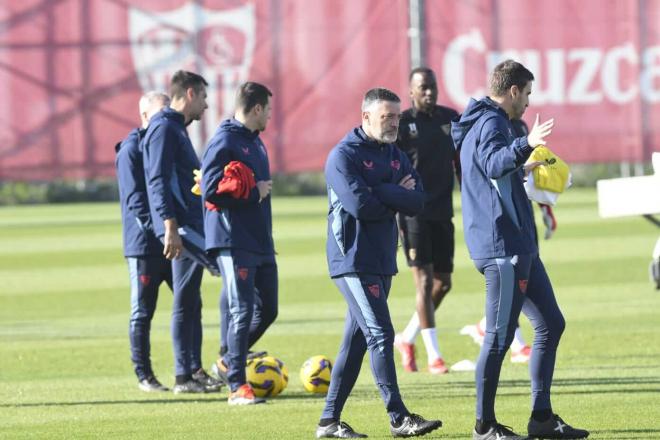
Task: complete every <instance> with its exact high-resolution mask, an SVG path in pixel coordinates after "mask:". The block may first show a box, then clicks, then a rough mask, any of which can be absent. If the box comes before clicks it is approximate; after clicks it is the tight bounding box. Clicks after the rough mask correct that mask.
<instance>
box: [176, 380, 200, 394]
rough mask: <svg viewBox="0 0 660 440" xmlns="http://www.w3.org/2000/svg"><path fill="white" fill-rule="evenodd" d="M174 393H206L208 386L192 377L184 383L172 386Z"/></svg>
mask: <svg viewBox="0 0 660 440" xmlns="http://www.w3.org/2000/svg"><path fill="white" fill-rule="evenodd" d="M172 391H173V392H174V394H188V393H205V392H206V388H204V385H202V384H201V383H199V382H197V381H196V380H194V379H190V380H188V381H186V382H184V383H177V384H175V385H174V386H173V387H172Z"/></svg>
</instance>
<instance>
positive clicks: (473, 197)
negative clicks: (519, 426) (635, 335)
mask: <svg viewBox="0 0 660 440" xmlns="http://www.w3.org/2000/svg"><path fill="white" fill-rule="evenodd" d="M533 80H534V76H533V75H532V73H531V72H530V71H529V70H527V69H526V68H525V67H524V66H523V65H521V64H520V63H517V62H515V61H512V60H507V61H504V62H502V63H500V64H498V65H497V66H496V67H495V69H494V71H493V73H492V76H491V82H490V91H491V97H485V98H482V99H480V100H478V101H477V100H474V99H472V100H470V103H469V104H468V107H467V109H466V110H465V111H464V112H463V115H462V116H461V118H460V120H459V121H455V122H454V123H453V124H452V137H453V139H454V143H455V145H456V148H457V149H459V150H460V152H461V169H462V187H461V197H462V209H463V228H464V234H465V241H466V243H467V247H468V250H469V252H470V257H471V258H472V260H473V261H474V264H475V266H476V267H477V269H478V270H479V271H480V272H481V273H482V274H483V275H484V276H485V278H486V334H485V338H484V343H483V346H482V348H481V352H480V354H479V359H478V361H477V368H476V373H475V374H476V387H477V404H476V415H477V421H476V425H475V429H474V432H473V439H478V440H496V439H497V440H500V439H508V440H511V439H523V438H527V437H523V436H519V435H517V434H515V433H514V432H513V431H511V430H510V429H508V428H507V427H505V426H504V425H502V424H500V423H498V422H497V419H496V417H495V394H496V391H497V384H498V381H499V375H500V369H501V367H502V361H503V359H504V355H505V354H506V351H507V350H508V348H509V345H510V344H511V341H512V339H513V336H514V332H515V328H516V324H517V321H518V316H519V314H520V311H521V309H522V310H523V311H524V313H525V314H526V315H527V317H528V318H529V319H530V321H531V322H532V326H533V327H534V330H535V340H534V345H533V348H532V356H531V359H530V366H529V369H530V375H531V379H532V415H531V417H530V419H529V423H528V426H527V430H528V434H529V435H530V436H531V437H542V438H582V437H586V436H588V435H589V433H588V432H587V431H585V430H581V429H575V428H573V427H571V426H569V425H567V424H566V423H564V421H563V420H562V419H561V418H560V417H559V416H557V415H556V414H554V413H553V411H552V406H551V403H550V386H551V383H552V375H553V371H554V365H555V357H556V352H557V346H558V344H559V339H560V337H561V334H562V332H563V331H564V326H565V321H564V317H563V316H562V314H561V311H560V310H559V307H558V305H557V302H556V300H555V295H554V292H553V290H552V285H551V284H550V280H549V278H548V275H547V274H546V272H545V268H544V267H543V263H542V262H541V260H540V259H539V255H538V248H537V246H536V241H535V237H534V223H533V221H534V220H533V217H532V206H531V203H530V201H529V200H528V198H527V195H526V193H525V188H524V186H523V178H524V171H523V165H524V163H525V161H526V160H527V159H528V158H529V156H530V154H531V152H532V151H533V149H534V147H536V146H537V145H541V144H544V143H545V141H544V137H546V136H548V135H549V134H550V133H551V131H552V126H553V120H549V121H546V122H544V123H543V124H540V123H539V118H538V115H537V117H536V122H535V124H534V127H533V128H532V130H531V131H530V133H529V135H528V136H526V137H519V138H516V137H515V135H514V130H513V127H512V125H511V122H510V120H511V119H519V118H520V117H521V116H522V114H523V113H524V111H525V109H526V108H527V106H528V104H529V95H530V93H531V87H532V81H533ZM525 298H527V299H528V301H524V300H525Z"/></svg>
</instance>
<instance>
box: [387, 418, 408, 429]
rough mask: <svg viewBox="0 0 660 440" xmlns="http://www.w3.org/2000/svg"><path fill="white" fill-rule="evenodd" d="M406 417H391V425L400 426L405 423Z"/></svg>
mask: <svg viewBox="0 0 660 440" xmlns="http://www.w3.org/2000/svg"><path fill="white" fill-rule="evenodd" d="M404 418H405V416H401V417H399V418H398V419H392V418H391V419H390V425H392V427H393V428H398V427H399V426H401V424H402V423H403V419H404Z"/></svg>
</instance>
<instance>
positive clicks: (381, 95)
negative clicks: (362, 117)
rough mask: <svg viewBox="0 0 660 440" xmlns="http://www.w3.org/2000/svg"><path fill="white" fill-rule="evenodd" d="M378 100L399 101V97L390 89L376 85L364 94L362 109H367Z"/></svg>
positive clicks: (364, 110)
mask: <svg viewBox="0 0 660 440" xmlns="http://www.w3.org/2000/svg"><path fill="white" fill-rule="evenodd" d="M378 101H387V102H401V99H400V98H399V97H398V96H397V95H396V93H394V92H393V91H391V90H388V89H385V88H382V87H376V88H373V89H371V90H369V91H368V92H367V93H366V94H365V95H364V99H363V100H362V111H363V112H366V111H369V110H370V109H371V106H372V105H373V104H375V103H376V102H378Z"/></svg>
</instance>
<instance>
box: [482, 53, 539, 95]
mask: <svg viewBox="0 0 660 440" xmlns="http://www.w3.org/2000/svg"><path fill="white" fill-rule="evenodd" d="M529 81H534V74H532V72H530V71H529V70H527V68H526V67H525V66H523V65H522V64H520V63H519V62H517V61H513V60H506V61H502V62H501V63H500V64H498V65H497V66H495V68H494V69H493V73H491V75H490V93H491V94H492V95H493V96H503V95H505V94H506V92H507V91H508V90H509V89H510V88H511V87H513V86H518V88H519V89H521V90H522V89H523V88H525V86H526V85H527V83H528V82H529Z"/></svg>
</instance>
